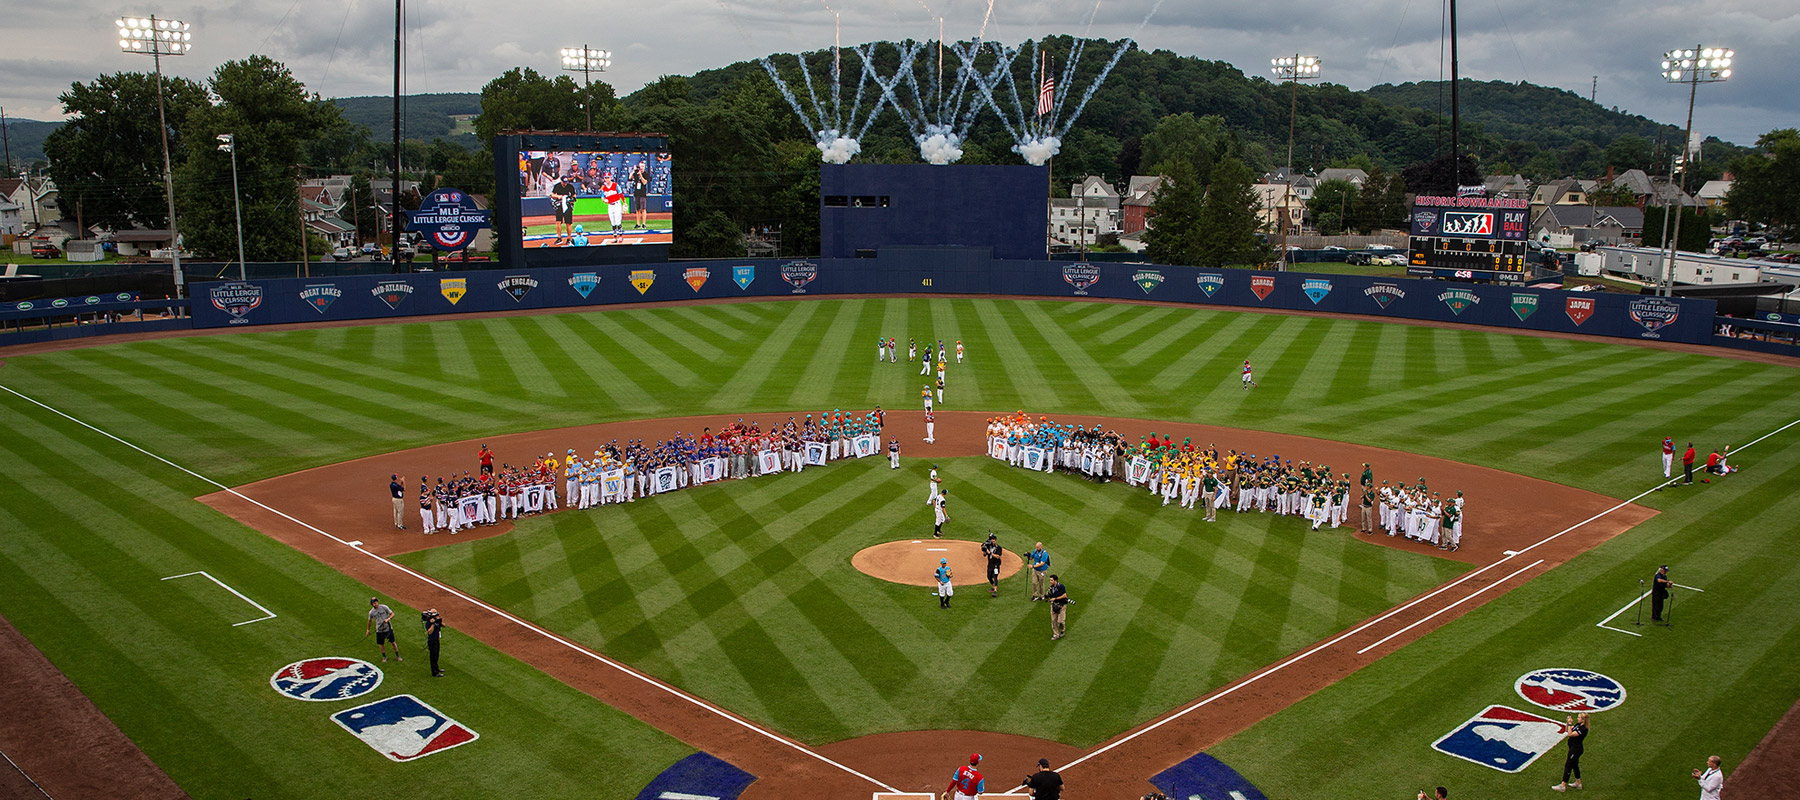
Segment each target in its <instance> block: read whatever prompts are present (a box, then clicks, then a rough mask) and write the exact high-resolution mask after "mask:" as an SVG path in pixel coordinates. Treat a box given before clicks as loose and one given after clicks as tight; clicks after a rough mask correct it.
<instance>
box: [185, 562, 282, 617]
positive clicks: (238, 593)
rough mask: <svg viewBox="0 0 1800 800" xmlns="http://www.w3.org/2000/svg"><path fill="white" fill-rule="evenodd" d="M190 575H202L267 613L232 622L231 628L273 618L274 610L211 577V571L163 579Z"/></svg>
mask: <svg viewBox="0 0 1800 800" xmlns="http://www.w3.org/2000/svg"><path fill="white" fill-rule="evenodd" d="M192 575H200V576H203V577H205V578H206V579H207V580H209V581H212V582H213V583H216V584H218V585H219V588H221V589H224V590H225V591H227V592H230V593H232V594H235V595H237V597H238V599H239V600H242V601H244V602H246V603H249V604H250V605H253V606H256V610H257V611H261V612H263V613H264V614H267V615H268V616H263V617H257V618H256V619H247V620H244V621H243V622H233V623H231V627H233V628H235V627H237V626H239V625H249V624H250V623H252V622H262V621H263V620H265V619H274V618H275V612H273V611H270V610H268V609H266V608H263V604H262V603H258V602H256V601H255V600H251V599H250V598H248V597H245V596H244V593H243V592H240V591H238V590H236V589H233V588H231V587H229V586H226V585H225V582H224V581H222V580H219V579H218V578H215V577H213V576H212V573H210V572H207V571H206V570H200V571H199V572H183V573H181V574H180V575H170V576H169V577H167V578H163V580H165V581H172V580H175V579H176V578H186V577H189V576H192Z"/></svg>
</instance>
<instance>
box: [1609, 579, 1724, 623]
mask: <svg viewBox="0 0 1800 800" xmlns="http://www.w3.org/2000/svg"><path fill="white" fill-rule="evenodd" d="M1669 585H1670V586H1678V587H1680V588H1683V589H1688V590H1691V591H1696V592H1700V593H1702V594H1705V593H1706V590H1705V589H1695V588H1694V587H1692V586H1688V585H1686V584H1681V583H1675V582H1674V581H1670V582H1669ZM1649 596H1650V593H1649V592H1648V591H1646V592H1644V593H1643V594H1640V595H1638V596H1637V599H1636V600H1632V601H1631V602H1629V603H1626V604H1625V605H1623V606H1620V607H1619V610H1618V611H1614V612H1612V614H1610V615H1608V616H1607V617H1606V619H1603V620H1600V621H1599V622H1596V623H1594V627H1596V628H1605V629H1607V630H1609V631H1618V632H1619V633H1623V634H1626V635H1628V636H1643V634H1641V633H1638V632H1637V631H1628V630H1625V629H1624V628H1615V627H1613V626H1611V625H1608V624H1606V623H1608V622H1612V621H1613V619H1614V618H1615V617H1617V616H1619V615H1620V614H1623V613H1625V612H1626V611H1629V610H1631V607H1632V606H1635V605H1637V604H1639V603H1642V602H1644V598H1646V597H1649Z"/></svg>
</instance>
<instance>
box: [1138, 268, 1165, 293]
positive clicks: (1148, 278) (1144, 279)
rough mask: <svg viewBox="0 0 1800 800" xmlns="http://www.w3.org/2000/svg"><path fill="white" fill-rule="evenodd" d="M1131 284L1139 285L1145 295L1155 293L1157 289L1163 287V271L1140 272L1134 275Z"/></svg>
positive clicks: (1148, 270)
mask: <svg viewBox="0 0 1800 800" xmlns="http://www.w3.org/2000/svg"><path fill="white" fill-rule="evenodd" d="M1131 282H1132V283H1135V284H1137V285H1138V288H1139V289H1143V290H1144V294H1149V293H1150V292H1152V291H1154V290H1155V289H1156V287H1158V286H1161V285H1162V282H1163V274H1162V271H1161V270H1154V269H1144V270H1138V271H1137V272H1136V273H1133V274H1132V276H1131Z"/></svg>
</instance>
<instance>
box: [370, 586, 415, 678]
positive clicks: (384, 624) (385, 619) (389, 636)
mask: <svg viewBox="0 0 1800 800" xmlns="http://www.w3.org/2000/svg"><path fill="white" fill-rule="evenodd" d="M371 630H373V631H374V632H375V646H377V647H380V648H381V661H382V663H384V664H385V663H387V658H388V656H387V648H388V645H389V644H392V645H394V660H395V661H405V660H406V659H404V658H401V657H400V642H399V640H397V639H395V638H394V610H393V609H391V608H388V607H387V604H386V603H383V602H381V598H379V597H371V598H369V621H368V622H367V623H366V624H364V625H363V635H364V636H368V635H369V631H371Z"/></svg>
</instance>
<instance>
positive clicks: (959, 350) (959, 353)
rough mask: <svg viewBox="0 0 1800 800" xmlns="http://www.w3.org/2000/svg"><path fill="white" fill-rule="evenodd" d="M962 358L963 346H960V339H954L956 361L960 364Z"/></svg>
mask: <svg viewBox="0 0 1800 800" xmlns="http://www.w3.org/2000/svg"><path fill="white" fill-rule="evenodd" d="M962 358H963V346H962V340H961V339H957V340H956V363H958V364H961V363H962Z"/></svg>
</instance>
